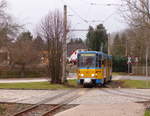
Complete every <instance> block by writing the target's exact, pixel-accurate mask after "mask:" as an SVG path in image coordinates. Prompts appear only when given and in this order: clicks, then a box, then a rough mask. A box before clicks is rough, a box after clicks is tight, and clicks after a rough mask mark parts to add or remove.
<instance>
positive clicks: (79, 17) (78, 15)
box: [61, 0, 89, 23]
mask: <svg viewBox="0 0 150 116" xmlns="http://www.w3.org/2000/svg"><path fill="white" fill-rule="evenodd" d="M61 1H62V3H64V4H66V3H65V2H64V0H61ZM67 6H68V8H69V9H70V10H71V11H72V12H73V13H74V14H76V16H78V17H79V18H80V19H81V20H82V21H84V22H85V23H89V22H88V21H87V20H86V19H84V18H83V17H81V16H80V15H79V14H78V13H77V12H76V11H75V10H74V9H73V8H71V6H69V5H67Z"/></svg>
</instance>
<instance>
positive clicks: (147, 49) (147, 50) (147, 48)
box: [146, 46, 149, 87]
mask: <svg viewBox="0 0 150 116" xmlns="http://www.w3.org/2000/svg"><path fill="white" fill-rule="evenodd" d="M148 52H149V47H148V46H147V47H146V77H147V81H146V86H147V87H148Z"/></svg>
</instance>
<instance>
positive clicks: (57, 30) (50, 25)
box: [40, 11, 64, 84]
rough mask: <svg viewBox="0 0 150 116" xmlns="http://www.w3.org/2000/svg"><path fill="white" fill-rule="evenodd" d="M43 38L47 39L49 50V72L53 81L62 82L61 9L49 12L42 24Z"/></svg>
mask: <svg viewBox="0 0 150 116" xmlns="http://www.w3.org/2000/svg"><path fill="white" fill-rule="evenodd" d="M40 29H41V35H42V38H44V39H45V40H46V43H47V51H48V61H49V62H48V73H49V77H50V78H51V83H59V84H60V83H61V78H62V55H63V48H62V44H63V39H64V25H63V16H62V13H60V12H59V11H55V12H49V13H48V15H47V16H46V17H45V18H44V19H43V21H42V23H41V25H40Z"/></svg>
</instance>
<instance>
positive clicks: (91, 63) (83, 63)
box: [79, 54, 96, 68]
mask: <svg viewBox="0 0 150 116" xmlns="http://www.w3.org/2000/svg"><path fill="white" fill-rule="evenodd" d="M79 67H83V68H90V67H96V54H80V56H79Z"/></svg>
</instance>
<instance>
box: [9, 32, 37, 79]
mask: <svg viewBox="0 0 150 116" xmlns="http://www.w3.org/2000/svg"><path fill="white" fill-rule="evenodd" d="M21 35H23V36H19V38H18V39H17V41H16V42H15V43H13V44H12V45H11V47H10V48H11V49H10V57H11V62H12V63H13V64H14V65H18V66H20V72H21V77H24V73H25V68H26V66H30V65H32V64H38V63H39V61H40V57H39V52H38V51H37V50H36V49H35V48H34V43H33V41H32V36H28V35H29V32H23V33H22V34H21Z"/></svg>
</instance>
